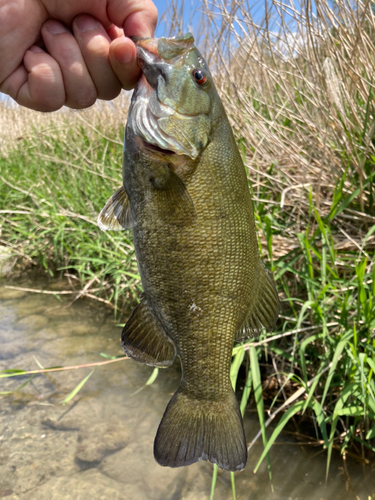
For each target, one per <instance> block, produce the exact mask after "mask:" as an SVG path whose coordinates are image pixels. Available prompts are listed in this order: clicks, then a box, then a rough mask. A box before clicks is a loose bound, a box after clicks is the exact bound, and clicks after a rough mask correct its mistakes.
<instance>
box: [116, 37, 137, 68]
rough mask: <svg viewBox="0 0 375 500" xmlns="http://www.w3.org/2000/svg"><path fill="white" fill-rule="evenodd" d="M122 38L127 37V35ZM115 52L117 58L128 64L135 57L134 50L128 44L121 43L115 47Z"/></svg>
mask: <svg viewBox="0 0 375 500" xmlns="http://www.w3.org/2000/svg"><path fill="white" fill-rule="evenodd" d="M122 38H124V39H125V37H122ZM114 54H115V57H116V59H117V60H118V61H119V62H120V63H122V64H127V63H129V62H130V61H132V59H133V58H134V51H133V50H132V48H131V47H129V45H128V44H119V45H118V46H117V47H116V48H115V49H114Z"/></svg>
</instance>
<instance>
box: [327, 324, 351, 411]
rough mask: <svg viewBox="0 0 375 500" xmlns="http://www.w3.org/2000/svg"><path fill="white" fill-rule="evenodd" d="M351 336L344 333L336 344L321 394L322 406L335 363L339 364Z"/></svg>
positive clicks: (349, 333)
mask: <svg viewBox="0 0 375 500" xmlns="http://www.w3.org/2000/svg"><path fill="white" fill-rule="evenodd" d="M352 336H353V332H351V331H349V332H348V333H346V335H344V336H343V337H342V339H341V340H340V342H339V343H338V344H337V347H336V349H335V353H334V355H333V358H332V365H331V368H330V369H329V372H328V377H327V380H326V384H325V387H324V392H323V396H322V401H321V405H322V406H324V401H325V398H326V396H327V393H328V391H329V388H330V386H331V381H332V377H333V375H334V373H335V371H336V368H337V363H338V362H339V359H340V356H341V354H342V352H343V350H344V348H345V346H346V344H347V343H348V342H349V340H350V338H351V337H352Z"/></svg>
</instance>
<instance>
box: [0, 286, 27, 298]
mask: <svg viewBox="0 0 375 500" xmlns="http://www.w3.org/2000/svg"><path fill="white" fill-rule="evenodd" d="M25 295H26V292H24V291H22V290H13V289H12V288H5V287H3V288H0V300H15V299H20V298H22V297H24V296H25Z"/></svg>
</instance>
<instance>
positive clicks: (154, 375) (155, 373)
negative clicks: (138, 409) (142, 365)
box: [132, 368, 159, 396]
mask: <svg viewBox="0 0 375 500" xmlns="http://www.w3.org/2000/svg"><path fill="white" fill-rule="evenodd" d="M158 375H159V368H154V369H153V370H152V373H151V376H150V378H149V379H148V380H147V382H146V383H145V384H144V385H142V387H140V388H139V389H137V390H136V391H135V392H133V394H132V396H135V395H136V394H138V393H139V392H141V391H143V389H145V388H146V387H147V386H148V385H152V384H153V383H154V382H155V380H156V378H157V376H158Z"/></svg>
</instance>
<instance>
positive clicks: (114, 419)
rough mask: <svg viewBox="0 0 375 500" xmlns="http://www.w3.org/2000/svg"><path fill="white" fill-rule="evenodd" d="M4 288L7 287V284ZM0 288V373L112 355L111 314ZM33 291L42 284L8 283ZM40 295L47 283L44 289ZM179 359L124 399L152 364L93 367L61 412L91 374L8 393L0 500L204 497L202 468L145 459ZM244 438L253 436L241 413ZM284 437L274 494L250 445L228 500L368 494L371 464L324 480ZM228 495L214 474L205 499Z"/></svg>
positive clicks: (221, 477) (315, 462)
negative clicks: (213, 483) (256, 469)
mask: <svg viewBox="0 0 375 500" xmlns="http://www.w3.org/2000/svg"><path fill="white" fill-rule="evenodd" d="M13 284H15V283H13ZM5 285H6V283H5V280H2V281H0V370H4V369H9V368H18V369H25V370H34V369H38V365H37V362H39V363H40V364H41V365H43V366H45V367H50V366H60V365H64V366H68V365H80V364H86V363H92V362H97V361H103V358H102V357H101V356H100V355H99V353H100V352H104V353H106V354H108V355H111V356H116V355H118V354H121V351H120V349H121V348H120V342H119V338H120V332H121V329H120V328H119V327H116V324H115V321H114V320H113V313H112V311H108V309H105V308H103V307H101V306H99V305H98V304H97V303H93V302H88V301H86V300H80V301H77V302H75V303H74V304H72V305H71V306H70V307H66V306H67V304H68V303H69V299H65V298H64V299H63V300H62V301H61V300H57V299H56V297H55V296H53V295H41V294H32V293H26V292H22V291H16V290H10V289H7V288H5ZM17 285H18V286H23V287H31V288H38V289H40V288H42V287H43V286H47V285H46V283H45V282H41V281H39V282H35V281H34V282H30V281H26V280H23V281H18V282H17ZM48 286H49V288H51V287H52V286H56V283H55V284H52V285H51V284H49V285H48ZM177 365H178V363H175V365H174V366H173V367H172V368H170V369H168V370H161V372H160V373H159V376H158V378H157V379H156V381H155V382H154V384H152V385H151V386H149V387H147V388H145V389H144V390H142V391H141V392H139V393H137V394H136V395H134V396H133V395H132V394H133V393H134V392H135V391H136V390H137V389H139V388H140V387H141V386H142V385H143V384H145V382H146V381H147V379H148V378H149V377H150V375H151V372H152V368H150V367H146V366H143V365H140V364H138V363H135V362H133V361H131V360H123V361H120V362H117V363H114V364H109V365H106V366H102V367H99V368H98V369H97V370H96V372H95V373H94V374H93V375H92V377H91V378H90V379H89V380H88V382H87V384H86V385H85V386H84V387H83V389H82V390H81V391H80V392H79V394H78V395H77V396H76V397H75V398H74V399H73V400H72V401H71V402H70V403H68V404H67V405H65V406H63V405H61V401H63V400H64V398H65V397H66V396H67V394H69V393H70V391H72V389H73V388H74V387H75V386H76V385H77V384H78V383H79V381H80V380H82V379H83V378H84V377H85V375H87V374H88V373H89V371H90V369H88V368H85V369H81V370H73V371H67V372H57V373H48V374H43V375H38V376H36V377H35V378H34V379H33V380H32V381H31V382H30V383H29V384H28V385H26V386H25V387H24V388H21V389H19V390H17V391H15V392H13V393H12V394H9V395H5V396H0V398H1V399H0V498H7V499H19V500H34V499H35V500H47V499H48V500H62V499H75V500H78V499H79V500H89V499H90V500H99V499H100V500H107V499H108V500H128V499H129V500H205V499H209V496H210V488H211V475H212V466H211V464H208V463H205V462H200V463H198V464H194V465H192V466H190V467H187V468H182V469H169V468H163V467H160V466H158V465H157V464H156V463H155V461H154V459H153V440H154V436H155V433H156V430H157V427H158V424H159V421H160V419H161V416H162V414H163V411H164V409H165V407H166V405H167V403H168V401H169V399H170V397H171V395H172V394H173V392H174V391H175V390H176V388H177V387H178V383H179V378H180V371H179V367H178V366H177ZM25 380H26V377H20V378H18V377H17V379H15V378H13V379H10V378H9V379H0V392H4V391H14V390H15V389H16V388H18V387H20V386H21V385H22V383H23V382H24V381H25ZM245 427H246V434H247V439H248V441H250V440H251V439H252V438H253V437H254V436H255V434H256V433H257V432H258V430H259V423H258V420H257V417H256V414H255V413H254V412H252V411H251V408H249V411H248V412H247V413H246V417H245ZM291 441H292V439H291V438H290V436H289V435H288V434H283V435H282V437H281V438H280V439H279V441H278V444H277V445H275V446H274V447H273V448H272V450H271V464H272V474H273V481H274V488H275V491H274V492H273V493H272V492H271V489H270V484H269V479H268V472H267V467H266V464H265V463H264V464H262V467H261V469H260V471H259V472H258V473H257V474H256V475H254V474H253V472H252V471H253V469H254V466H255V464H256V462H257V460H258V458H259V456H260V454H261V451H262V445H261V443H258V444H257V445H256V446H254V447H253V448H252V450H251V453H250V456H249V461H248V465H247V467H246V469H245V471H243V472H241V473H238V474H236V490H237V499H238V500H240V499H241V500H334V499H341V500H346V499H348V500H349V499H360V500H369V499H373V498H375V495H374V493H375V477H374V476H375V474H374V472H373V469H372V468H370V467H368V468H366V469H363V468H362V467H361V466H360V465H358V464H357V463H355V462H353V463H348V465H347V468H348V471H349V473H350V480H348V477H347V475H346V474H345V473H344V469H343V462H342V460H341V459H340V457H339V456H334V458H333V461H332V465H331V473H330V477H329V480H328V483H327V486H325V484H324V477H325V466H326V454H325V453H323V452H322V453H318V454H317V451H319V450H316V449H308V448H302V447H301V446H299V445H298V444H297V443H294V442H291ZM231 498H232V493H231V485H230V475H229V473H228V472H222V471H220V472H219V474H218V481H217V484H216V489H215V496H214V499H215V500H229V499H231Z"/></svg>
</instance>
